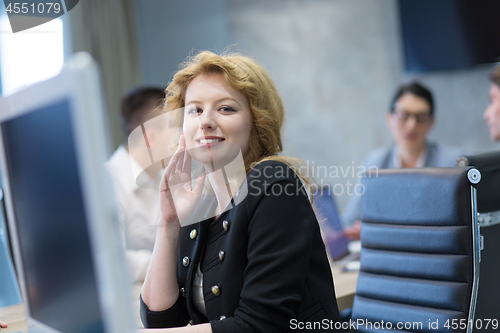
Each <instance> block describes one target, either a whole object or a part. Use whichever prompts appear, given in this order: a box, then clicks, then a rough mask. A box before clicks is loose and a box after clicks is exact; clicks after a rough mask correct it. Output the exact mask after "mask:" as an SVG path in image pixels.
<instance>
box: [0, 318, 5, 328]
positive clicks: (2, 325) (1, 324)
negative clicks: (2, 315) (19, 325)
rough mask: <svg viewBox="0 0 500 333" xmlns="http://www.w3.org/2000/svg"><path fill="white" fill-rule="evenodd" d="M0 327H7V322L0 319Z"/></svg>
mask: <svg viewBox="0 0 500 333" xmlns="http://www.w3.org/2000/svg"><path fill="white" fill-rule="evenodd" d="M0 327H1V328H7V324H6V323H4V322H3V321H1V320H0Z"/></svg>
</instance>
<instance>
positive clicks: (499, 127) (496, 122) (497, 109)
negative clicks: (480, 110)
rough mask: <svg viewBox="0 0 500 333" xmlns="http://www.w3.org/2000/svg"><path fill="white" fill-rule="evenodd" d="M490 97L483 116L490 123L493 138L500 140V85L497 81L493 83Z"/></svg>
mask: <svg viewBox="0 0 500 333" xmlns="http://www.w3.org/2000/svg"><path fill="white" fill-rule="evenodd" d="M489 99H490V103H489V104H488V107H487V108H486V111H485V112H484V115H483V118H484V119H485V120H486V123H487V124H488V128H489V130H490V137H491V139H492V140H496V141H500V86H498V85H497V84H495V83H493V84H492V85H491V88H490V91H489Z"/></svg>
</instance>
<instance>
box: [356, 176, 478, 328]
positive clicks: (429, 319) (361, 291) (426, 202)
mask: <svg viewBox="0 0 500 333" xmlns="http://www.w3.org/2000/svg"><path fill="white" fill-rule="evenodd" d="M478 176H479V173H478V171H477V170H476V169H469V168H463V167H462V168H459V167H457V168H421V169H390V170H378V171H373V170H372V171H371V172H367V173H366V174H365V178H363V180H362V184H363V186H364V189H365V193H364V195H363V199H362V215H361V217H362V225H361V246H362V248H361V258H360V261H361V267H360V272H359V277H358V282H357V287H356V294H355V298H354V304H353V309H352V321H353V322H355V321H358V322H357V323H358V324H361V323H363V321H364V322H365V323H368V324H367V325H360V326H357V328H358V330H359V331H371V330H372V328H373V329H377V328H385V329H390V328H392V329H400V330H403V331H413V332H414V331H423V332H466V331H468V332H470V330H471V326H470V325H468V323H469V320H471V319H473V318H474V309H475V300H476V295H477V280H478V269H479V267H478V263H479V252H480V250H479V241H478V239H479V234H478V227H477V220H476V218H475V214H476V212H475V210H476V208H475V202H474V198H475V189H474V187H472V186H471V181H470V180H469V179H472V181H473V182H475V181H476V180H477V178H478ZM369 323H371V325H370V324H369ZM377 325H378V327H377ZM389 325H390V327H389ZM446 326H449V328H447V327H446ZM455 326H456V327H455ZM469 326H470V327H469Z"/></svg>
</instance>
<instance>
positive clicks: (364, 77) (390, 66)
mask: <svg viewBox="0 0 500 333" xmlns="http://www.w3.org/2000/svg"><path fill="white" fill-rule="evenodd" d="M469 2H470V1H469ZM494 2H495V1H494V0H493V1H491V4H492V5H494ZM464 3H465V2H463V1H458V0H446V1H445V0H442V1H439V2H436V1H434V0H385V1H373V0H311V1H299V0H273V1H268V0H256V1H244V0H211V1H204V0H190V1H174V0H123V1H102V0H86V1H80V3H79V4H78V5H77V6H76V7H75V8H74V9H73V10H72V11H71V12H69V13H68V14H66V15H64V16H62V17H61V18H60V23H57V27H56V26H55V25H54V28H47V27H44V26H40V27H39V29H41V30H40V31H41V32H50V33H46V34H43V33H37V34H33V33H32V34H30V32H29V31H26V32H25V33H18V34H15V35H12V34H9V33H6V32H5V33H2V34H0V51H1V52H0V63H1V76H2V89H3V92H4V93H9V92H10V91H14V90H15V89H16V85H17V86H20V85H22V84H23V83H19V82H17V81H16V82H14V83H12V81H13V79H12V78H10V79H9V77H8V76H9V75H11V77H12V74H9V73H11V72H14V69H15V66H14V65H13V61H14V59H15V58H16V57H14V56H12V55H9V50H13V48H12V47H9V46H8V45H11V44H9V43H13V40H15V39H20V38H18V37H23V38H25V37H26V38H27V37H30V36H31V37H33V38H37V39H38V40H39V39H40V38H41V36H42V35H47V36H49V37H54V38H53V39H57V38H55V36H56V35H57V36H60V37H58V39H57V41H54V43H56V44H57V45H60V46H58V47H55V46H54V47H52V48H49V49H50V50H44V52H45V51H47V52H53V53H54V52H56V53H57V55H56V54H55V53H54V54H53V56H52V57H50V56H49V57H50V58H51V59H60V61H59V60H58V61H59V65H54V68H56V67H57V66H60V64H61V63H62V60H63V59H64V58H67V57H68V56H69V55H70V54H71V53H73V52H76V51H81V50H87V51H89V52H90V53H91V54H92V55H93V56H94V57H95V58H96V59H97V60H98V61H99V62H100V64H101V67H102V70H103V85H104V89H105V94H106V99H107V104H108V105H107V106H108V112H109V115H108V118H109V127H110V142H109V145H110V152H111V151H112V150H114V149H115V148H116V147H117V146H118V145H119V144H120V143H121V142H123V139H124V138H123V134H122V132H121V130H120V123H119V110H120V107H119V101H120V96H121V95H122V94H123V93H124V92H125V91H126V90H128V89H130V88H131V87H133V86H137V85H155V86H163V87H164V86H166V85H167V84H168V82H169V81H170V80H171V79H172V74H173V73H174V72H175V71H176V70H177V69H178V66H179V64H180V63H181V62H182V61H184V60H185V58H186V56H187V55H189V54H194V53H196V52H197V51H198V50H205V49H207V50H212V51H216V52H221V51H223V50H225V49H226V48H227V47H228V46H230V45H233V44H236V45H237V46H236V47H233V48H232V49H233V50H239V51H243V52H245V53H248V54H250V55H252V56H254V57H255V58H256V59H257V60H258V61H259V62H260V63H261V64H263V66H264V67H265V68H266V69H267V70H268V71H269V72H270V73H271V74H272V77H273V79H274V81H275V83H276V85H277V87H278V89H279V91H280V93H281V95H282V97H283V99H284V103H285V106H286V111H287V119H286V125H285V133H284V139H285V141H284V148H285V151H284V154H286V155H292V156H295V157H299V158H302V159H304V160H306V161H308V165H309V167H310V168H311V169H312V172H313V175H314V176H315V177H316V180H317V181H318V182H320V183H323V184H329V185H330V186H332V189H333V192H334V194H335V195H336V198H337V203H338V205H339V208H340V210H342V209H343V208H344V207H345V205H346V203H347V201H348V199H349V193H348V192H349V191H351V193H352V191H353V187H352V186H353V185H354V184H355V183H356V180H357V173H358V169H357V166H358V165H360V164H361V161H362V159H363V157H364V156H365V155H366V154H367V153H368V152H369V151H370V150H372V149H373V148H376V147H379V146H389V145H390V144H391V142H392V139H391V136H390V133H389V132H388V131H387V129H386V125H385V119H384V118H385V113H386V112H387V107H388V104H387V103H388V102H387V100H388V96H391V95H392V93H393V92H394V90H395V89H396V87H398V86H399V85H400V84H402V83H407V82H410V81H412V80H418V81H419V82H422V83H423V84H425V85H426V86H428V87H429V88H430V89H431V90H432V91H433V93H434V97H435V108H436V110H437V112H436V124H435V126H434V129H433V130H432V132H431V133H430V135H429V139H430V140H432V141H438V142H440V143H442V144H444V145H448V146H455V147H460V148H462V149H464V150H466V151H469V152H471V153H479V152H484V151H489V150H494V149H498V144H495V143H492V142H491V141H490V140H489V134H488V129H487V127H486V125H485V122H484V120H483V118H482V113H483V112H484V109H485V107H486V105H487V104H488V97H487V91H488V89H489V86H490V82H489V81H488V73H489V72H490V71H491V70H492V69H493V66H494V64H493V63H494V62H495V61H498V60H499V59H498V58H496V56H500V50H499V47H500V43H498V45H496V44H495V43H491V42H490V43H485V45H487V49H488V50H487V51H491V52H492V53H493V56H490V57H482V56H479V55H478V54H479V53H481V52H479V51H484V47H483V45H472V44H470V43H469V41H470V40H471V39H475V40H482V38H479V39H478V38H471V36H472V34H473V33H475V34H478V33H479V34H480V35H481V36H483V37H484V40H487V37H491V36H490V35H492V36H496V40H499V38H500V31H499V30H500V29H499V26H498V24H497V25H495V22H500V10H497V11H496V12H495V11H491V10H489V11H488V10H486V11H485V12H480V9H478V8H476V7H479V5H477V4H474V3H472V5H470V4H469V5H464ZM464 6H469V7H470V8H469V7H464ZM474 6H475V7H474ZM481 7H482V8H483V10H484V7H485V6H484V5H483V3H482V4H481ZM2 10H4V9H3V8H2ZM492 13H494V14H495V15H496V17H494V16H493V18H492ZM54 21H55V20H54ZM54 21H51V22H54ZM0 22H3V23H2V24H4V25H2V31H5V30H8V29H7V28H8V26H7V28H6V27H5V22H6V19H5V12H4V11H3V12H2V16H1V21H0ZM478 22H482V23H483V24H486V27H485V28H484V27H481V29H480V27H479V26H478ZM492 22H493V23H492ZM49 23H50V22H49ZM49 23H47V24H49ZM422 24H423V25H424V26H426V27H427V28H428V29H429V31H430V33H431V35H435V36H437V35H442V36H443V38H444V40H446V41H447V43H448V44H446V45H444V44H443V45H441V44H440V43H437V44H433V43H432V40H431V39H428V38H427V37H425V33H426V31H424V30H422V27H421V26H422ZM488 25H489V26H488ZM57 29H59V30H57ZM56 30H57V31H58V32H57V33H56V32H55V31H56ZM429 31H427V33H429ZM14 37H16V38H14ZM26 44H27V43H26V42H24V44H23V45H24V46H25V47H26ZM56 44H54V45H56ZM433 51H434V52H435V53H436V54H434V55H432V52H433ZM422 52H423V53H422ZM42 53H43V52H42ZM494 53H496V54H494ZM23 54H29V56H30V57H32V59H31V58H23V59H30V61H31V63H35V62H36V60H37V59H38V60H39V61H42V60H41V59H39V58H40V57H41V51H40V47H38V48H35V49H27V50H25V51H24V53H23ZM419 55H420V58H418V56H419ZM426 57H428V58H426ZM457 57H458V58H457ZM419 59H420V60H422V59H423V60H422V61H420V60H419ZM426 59H431V61H430V62H429V61H427V62H426V61H425V60H426ZM434 60H435V61H434ZM25 61H28V60H25ZM47 61H48V60H45V63H46V62H47ZM42 63H43V62H42ZM16 66H21V67H22V64H18V65H16ZM42 66H43V65H38V67H42ZM45 67H47V66H45ZM18 71H19V69H18ZM28 72H30V71H28ZM31 72H33V71H31ZM31 74H32V73H31ZM46 75H50V74H46ZM9 80H10V81H9ZM32 80H35V79H32Z"/></svg>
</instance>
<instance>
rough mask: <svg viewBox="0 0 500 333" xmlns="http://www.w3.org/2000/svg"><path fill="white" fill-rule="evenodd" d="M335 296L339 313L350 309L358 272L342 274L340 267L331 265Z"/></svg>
mask: <svg viewBox="0 0 500 333" xmlns="http://www.w3.org/2000/svg"><path fill="white" fill-rule="evenodd" d="M331 267H332V274H333V283H334V285H335V296H336V297H337V305H338V307H339V311H342V310H344V309H346V308H350V307H352V303H353V302H354V292H355V291H356V283H357V282H358V272H342V266H335V265H333V264H331Z"/></svg>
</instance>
